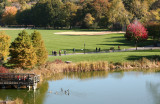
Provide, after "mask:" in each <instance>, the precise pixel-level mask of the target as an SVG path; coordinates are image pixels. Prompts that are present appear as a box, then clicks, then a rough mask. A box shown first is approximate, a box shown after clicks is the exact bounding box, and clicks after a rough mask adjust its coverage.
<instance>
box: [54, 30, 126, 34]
mask: <svg viewBox="0 0 160 104" xmlns="http://www.w3.org/2000/svg"><path fill="white" fill-rule="evenodd" d="M113 33H125V32H122V31H116V32H114V31H101V32H86V31H82V32H76V31H74V32H58V33H54V34H59V35H105V34H113Z"/></svg>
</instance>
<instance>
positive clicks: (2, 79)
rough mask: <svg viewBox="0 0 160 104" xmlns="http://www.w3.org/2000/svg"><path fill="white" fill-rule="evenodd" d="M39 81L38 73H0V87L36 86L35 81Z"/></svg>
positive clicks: (34, 87)
mask: <svg viewBox="0 0 160 104" xmlns="http://www.w3.org/2000/svg"><path fill="white" fill-rule="evenodd" d="M39 81H40V78H39V76H38V75H35V74H22V73H18V74H15V73H0V88H8V87H11V88H12V87H14V88H21V87H26V88H29V89H30V88H33V89H36V88H37V83H38V82H39Z"/></svg>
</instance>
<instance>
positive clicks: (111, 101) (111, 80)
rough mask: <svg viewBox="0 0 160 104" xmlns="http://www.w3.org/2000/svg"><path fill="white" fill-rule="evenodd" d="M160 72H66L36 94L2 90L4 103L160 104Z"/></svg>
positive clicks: (43, 85)
mask: <svg viewBox="0 0 160 104" xmlns="http://www.w3.org/2000/svg"><path fill="white" fill-rule="evenodd" d="M159 89H160V72H140V71H128V72H127V71H126V72H124V71H119V72H107V71H90V72H65V73H57V74H54V76H52V77H50V78H47V79H45V80H43V82H42V83H41V84H40V85H39V87H38V89H37V90H36V91H34V90H30V91H29V90H27V89H0V101H14V102H16V103H19V104H54V103H56V104H64V103H65V104H98V103H99V104H106V103H108V104H158V103H159V102H160V99H159V98H160V93H159Z"/></svg>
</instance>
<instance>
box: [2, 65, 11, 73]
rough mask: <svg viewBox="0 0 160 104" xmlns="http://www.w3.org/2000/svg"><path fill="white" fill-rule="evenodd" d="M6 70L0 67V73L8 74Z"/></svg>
mask: <svg viewBox="0 0 160 104" xmlns="http://www.w3.org/2000/svg"><path fill="white" fill-rule="evenodd" d="M8 72H9V71H8V69H6V68H5V67H3V66H0V73H8Z"/></svg>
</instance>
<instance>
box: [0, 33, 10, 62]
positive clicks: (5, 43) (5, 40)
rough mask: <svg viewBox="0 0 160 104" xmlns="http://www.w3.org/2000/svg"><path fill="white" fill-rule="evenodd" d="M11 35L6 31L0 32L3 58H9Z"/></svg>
mask: <svg viewBox="0 0 160 104" xmlns="http://www.w3.org/2000/svg"><path fill="white" fill-rule="evenodd" d="M9 46H10V37H9V36H8V35H6V33H5V32H4V31H1V32H0V54H1V57H0V58H1V59H3V60H4V61H6V60H7V57H8V55H9Z"/></svg>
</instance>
